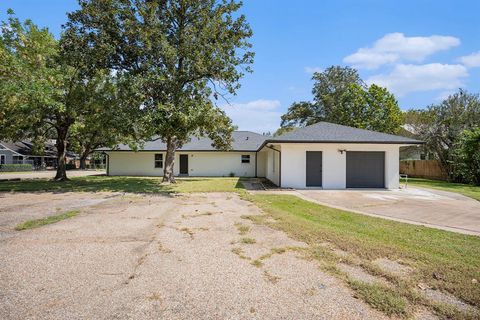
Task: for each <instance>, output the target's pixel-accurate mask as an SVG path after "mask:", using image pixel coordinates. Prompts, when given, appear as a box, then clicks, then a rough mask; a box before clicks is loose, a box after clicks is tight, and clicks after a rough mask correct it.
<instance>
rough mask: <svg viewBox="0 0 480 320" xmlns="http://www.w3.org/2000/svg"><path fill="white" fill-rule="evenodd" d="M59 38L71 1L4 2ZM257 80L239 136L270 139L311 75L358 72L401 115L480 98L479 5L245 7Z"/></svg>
mask: <svg viewBox="0 0 480 320" xmlns="http://www.w3.org/2000/svg"><path fill="white" fill-rule="evenodd" d="M8 8H12V9H13V10H14V11H15V13H16V15H17V16H18V17H19V18H20V19H22V20H23V19H27V18H29V19H32V20H33V21H34V22H35V23H36V24H38V25H40V26H42V27H48V28H49V30H50V31H51V32H52V33H53V34H54V35H55V36H57V37H58V36H59V34H60V32H61V25H62V24H63V23H65V22H66V19H67V16H66V13H67V12H69V11H73V10H75V9H76V8H78V5H77V1H76V0H0V20H4V19H5V18H6V10H7V9H8ZM241 12H242V13H243V14H245V16H246V18H247V21H248V22H249V24H250V26H251V28H252V30H253V37H252V39H251V42H252V44H253V50H254V52H255V63H254V64H253V70H254V72H253V73H252V74H247V75H246V76H245V77H244V78H243V79H242V80H241V85H242V87H241V88H240V89H239V90H238V92H237V94H236V95H235V96H229V98H228V103H227V102H225V101H220V102H218V103H219V105H220V106H221V107H222V108H223V109H224V110H225V111H226V112H227V114H228V115H229V116H230V117H231V118H232V119H233V122H234V124H235V125H237V126H238V127H239V129H240V130H251V131H255V132H259V133H262V132H274V131H275V130H276V129H277V128H278V127H279V125H280V116H281V115H282V114H284V113H285V112H286V111H287V109H288V107H289V106H290V105H291V104H292V103H293V102H295V101H309V100H311V99H312V94H311V90H312V87H313V82H312V80H311V77H312V74H313V73H314V72H316V71H322V70H324V69H326V68H327V67H329V66H331V65H341V66H351V67H354V68H356V69H357V70H358V71H359V73H360V75H361V77H362V79H363V80H365V82H366V83H367V84H371V83H376V84H378V85H381V86H384V87H387V88H388V89H389V90H390V91H391V92H393V93H394V94H395V96H396V98H397V99H398V102H399V105H400V107H401V108H402V109H403V110H407V109H411V108H425V107H427V106H428V105H430V104H434V103H439V102H440V101H442V99H444V98H446V97H448V95H449V94H452V93H454V92H455V91H457V90H458V89H459V88H463V89H466V90H468V91H471V92H475V93H479V92H480V86H479V84H480V37H479V35H480V19H478V12H480V1H477V0H470V1H467V0H456V1H454V0H450V1H447V0H436V1H434V0H428V1H427V0H402V1H394V0H363V1H361V0H350V1H347V0H322V1H319V0H297V1H286V0H244V6H243V7H242V9H241Z"/></svg>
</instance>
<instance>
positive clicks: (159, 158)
mask: <svg viewBox="0 0 480 320" xmlns="http://www.w3.org/2000/svg"><path fill="white" fill-rule="evenodd" d="M155 168H163V154H162V153H156V154H155Z"/></svg>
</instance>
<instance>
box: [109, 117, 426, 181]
mask: <svg viewBox="0 0 480 320" xmlns="http://www.w3.org/2000/svg"><path fill="white" fill-rule="evenodd" d="M233 140H234V141H233V144H232V148H231V150H230V151H218V150H215V149H214V148H213V147H212V141H211V140H210V139H208V138H197V137H194V138H192V139H191V140H190V142H188V143H186V144H185V145H183V146H182V147H181V148H180V149H178V150H177V152H176V154H175V167H174V170H175V171H174V174H175V175H177V176H193V177H195V176H229V175H235V176H241V177H264V178H267V179H268V180H270V181H271V182H273V183H274V184H276V185H277V186H280V187H286V188H323V189H345V188H387V189H395V188H398V187H399V148H400V147H402V146H408V145H415V144H421V143H422V142H421V141H418V140H414V139H410V138H406V137H401V136H396V135H391V134H385V133H380V132H375V131H369V130H363V129H357V128H352V127H347V126H342V125H337V124H333V123H328V122H319V123H316V124H313V125H310V126H307V127H304V128H298V129H296V130H294V131H292V132H288V133H285V134H283V135H280V136H277V137H270V136H264V135H261V134H258V133H254V132H249V131H235V132H234V133H233ZM103 151H105V153H106V154H107V155H108V160H107V174H108V175H130V176H162V175H163V167H164V161H165V153H166V145H165V143H164V142H162V141H161V139H157V140H153V141H149V142H147V143H146V144H145V145H144V148H143V149H142V150H139V151H133V150H132V149H130V148H129V147H128V146H127V145H119V146H118V147H117V148H115V149H104V150H103Z"/></svg>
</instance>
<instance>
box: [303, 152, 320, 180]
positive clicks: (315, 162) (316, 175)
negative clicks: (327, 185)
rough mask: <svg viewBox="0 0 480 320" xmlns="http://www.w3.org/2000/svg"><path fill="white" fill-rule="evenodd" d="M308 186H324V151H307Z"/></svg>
mask: <svg viewBox="0 0 480 320" xmlns="http://www.w3.org/2000/svg"><path fill="white" fill-rule="evenodd" d="M306 186H307V187H321V186H322V151H307V181H306Z"/></svg>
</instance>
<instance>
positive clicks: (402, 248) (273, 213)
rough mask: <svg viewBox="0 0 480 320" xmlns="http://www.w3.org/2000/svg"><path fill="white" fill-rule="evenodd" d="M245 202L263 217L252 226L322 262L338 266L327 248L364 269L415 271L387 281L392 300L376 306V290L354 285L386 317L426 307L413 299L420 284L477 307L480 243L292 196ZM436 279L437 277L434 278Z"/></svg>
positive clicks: (479, 300) (477, 239)
mask: <svg viewBox="0 0 480 320" xmlns="http://www.w3.org/2000/svg"><path fill="white" fill-rule="evenodd" d="M246 199H249V200H251V201H253V202H254V203H255V204H257V205H258V206H259V207H260V208H262V209H263V211H264V212H265V213H266V215H265V216H263V218H259V216H252V217H251V220H253V221H254V222H257V223H264V224H268V225H270V226H271V227H273V228H277V229H280V230H283V231H285V232H286V233H287V234H288V235H289V236H290V237H292V238H294V239H297V240H300V241H304V242H306V243H307V244H309V246H310V248H311V252H312V257H313V258H316V259H318V260H320V261H327V262H328V263H333V264H334V263H336V262H338V260H334V259H332V258H331V253H328V252H327V251H325V249H324V248H322V247H321V246H320V244H322V243H325V242H327V243H330V244H332V245H333V246H334V247H336V248H339V249H341V250H344V251H346V252H348V254H349V255H351V256H352V257H355V259H358V262H357V263H359V264H360V265H365V266H368V265H369V264H371V261H373V260H375V259H377V258H382V257H386V258H389V259H392V260H398V261H403V262H404V263H406V264H408V265H409V266H411V267H413V268H414V269H415V272H414V273H413V274H412V275H411V276H410V277H403V278H401V277H393V276H391V275H389V274H386V275H385V276H386V278H387V279H389V280H391V281H392V280H393V281H392V283H393V285H394V286H397V288H396V290H395V292H396V293H397V296H396V298H395V299H394V298H393V297H386V298H385V299H386V300H379V297H378V296H379V295H380V293H379V289H378V288H367V287H365V286H363V287H361V286H360V285H357V284H354V285H352V286H356V289H358V290H357V291H359V292H360V295H362V296H363V297H364V298H365V299H366V300H367V302H368V301H369V300H370V301H371V302H372V305H374V306H375V307H377V308H379V309H382V310H384V311H386V312H387V313H390V312H391V313H396V314H404V312H403V311H399V310H400V309H401V305H402V304H401V301H403V300H407V301H409V303H411V304H413V305H415V304H417V303H424V301H423V302H419V301H416V298H415V294H414V292H415V289H416V287H417V284H418V283H419V282H423V283H426V284H428V285H429V286H430V287H432V288H437V289H439V290H442V291H446V292H449V293H451V294H453V295H455V296H456V297H458V298H460V299H463V300H464V301H466V302H468V303H470V304H472V305H475V306H477V307H480V286H479V285H478V284H475V283H472V279H477V280H478V279H480V268H479V266H480V237H476V236H469V235H463V234H457V233H453V232H448V231H443V230H437V229H432V228H426V227H422V226H416V225H410V224H404V223H399V222H395V221H390V220H386V219H380V218H374V217H369V216H364V215H361V214H356V213H352V212H347V211H342V210H338V209H334V208H330V207H326V206H321V205H318V204H315V203H311V202H308V201H305V200H302V199H300V198H298V197H295V196H290V195H248V196H246ZM268 216H270V217H271V218H273V219H275V220H276V222H275V223H269V222H268V221H269V219H265V218H266V217H268ZM367 271H371V270H368V269H367ZM434 273H435V274H437V275H441V277H440V278H439V279H438V278H435V277H434V276H433V274H434ZM385 304H387V305H390V306H386V305H385ZM389 308H391V310H390V309H389ZM399 308H400V309H399ZM388 310H390V311H388Z"/></svg>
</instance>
